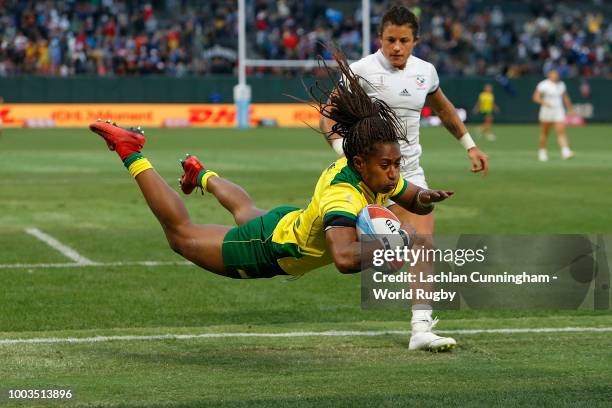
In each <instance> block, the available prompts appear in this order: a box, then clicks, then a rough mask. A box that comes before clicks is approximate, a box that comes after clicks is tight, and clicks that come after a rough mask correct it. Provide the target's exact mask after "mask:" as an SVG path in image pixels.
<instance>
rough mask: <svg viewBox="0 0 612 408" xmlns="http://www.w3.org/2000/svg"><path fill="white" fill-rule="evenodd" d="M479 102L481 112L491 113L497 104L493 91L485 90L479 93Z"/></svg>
mask: <svg viewBox="0 0 612 408" xmlns="http://www.w3.org/2000/svg"><path fill="white" fill-rule="evenodd" d="M478 103H479V105H480V112H481V113H491V112H493V107H494V106H495V96H494V95H493V94H492V93H491V92H484V91H483V92H481V93H480V95H478Z"/></svg>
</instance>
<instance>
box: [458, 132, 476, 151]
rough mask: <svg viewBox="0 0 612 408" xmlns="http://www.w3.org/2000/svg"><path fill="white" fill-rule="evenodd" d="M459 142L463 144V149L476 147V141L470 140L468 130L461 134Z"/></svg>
mask: <svg viewBox="0 0 612 408" xmlns="http://www.w3.org/2000/svg"><path fill="white" fill-rule="evenodd" d="M459 143H461V146H463V147H464V148H465V150H470V149H471V148H472V147H476V143H474V140H472V136H470V133H469V132H468V133H466V134H464V135H463V136H461V139H459Z"/></svg>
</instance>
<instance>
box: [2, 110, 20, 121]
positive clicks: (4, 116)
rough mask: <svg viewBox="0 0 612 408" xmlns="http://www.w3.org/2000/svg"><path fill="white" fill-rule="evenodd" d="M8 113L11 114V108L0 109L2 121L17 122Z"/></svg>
mask: <svg viewBox="0 0 612 408" xmlns="http://www.w3.org/2000/svg"><path fill="white" fill-rule="evenodd" d="M10 114H11V108H3V109H0V120H2V123H4V124H7V123H16V122H17V121H16V120H15V119H13V118H11V117H10Z"/></svg>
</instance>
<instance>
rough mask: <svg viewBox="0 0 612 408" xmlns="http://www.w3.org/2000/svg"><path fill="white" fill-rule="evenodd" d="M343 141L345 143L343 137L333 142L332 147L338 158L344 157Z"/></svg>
mask: <svg viewBox="0 0 612 408" xmlns="http://www.w3.org/2000/svg"><path fill="white" fill-rule="evenodd" d="M343 141H344V138H342V137H340V138H338V139H334V140H332V141H331V147H332V149H334V151H335V152H336V153H338V156H344V149H343V148H342V142H343Z"/></svg>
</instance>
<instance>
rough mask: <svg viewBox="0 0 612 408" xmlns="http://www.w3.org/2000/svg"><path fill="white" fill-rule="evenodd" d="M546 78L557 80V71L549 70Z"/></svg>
mask: <svg viewBox="0 0 612 408" xmlns="http://www.w3.org/2000/svg"><path fill="white" fill-rule="evenodd" d="M548 79H550V80H551V81H553V82H557V81H558V80H559V73H558V72H557V71H555V70H554V69H553V70H551V71H550V72H549V73H548Z"/></svg>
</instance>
